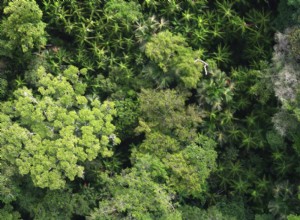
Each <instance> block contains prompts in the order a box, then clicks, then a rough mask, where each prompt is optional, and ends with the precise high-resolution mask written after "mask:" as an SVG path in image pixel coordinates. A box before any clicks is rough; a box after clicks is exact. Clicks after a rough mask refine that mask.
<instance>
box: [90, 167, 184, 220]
mask: <svg viewBox="0 0 300 220" xmlns="http://www.w3.org/2000/svg"><path fill="white" fill-rule="evenodd" d="M102 178H103V181H104V183H105V184H106V186H107V187H108V191H109V194H108V195H109V197H108V198H106V199H105V200H102V201H100V203H99V208H97V209H95V210H94V212H92V213H91V215H90V217H88V219H89V220H96V219H140V220H144V219H145V220H146V219H147V220H150V219H161V220H164V219H170V220H180V219H181V215H180V213H178V212H177V211H176V210H175V208H174V205H173V204H172V199H173V198H172V193H171V192H169V191H168V190H167V188H166V187H165V186H164V185H159V184H157V183H155V182H154V181H153V180H152V179H151V178H150V176H149V174H148V173H147V172H145V171H142V170H140V171H137V170H136V169H134V168H132V169H131V171H130V172H126V171H124V172H123V174H121V175H118V176H115V177H113V178H110V177H108V176H102Z"/></svg>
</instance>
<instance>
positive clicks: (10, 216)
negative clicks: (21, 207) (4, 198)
mask: <svg viewBox="0 0 300 220" xmlns="http://www.w3.org/2000/svg"><path fill="white" fill-rule="evenodd" d="M0 219H5V220H18V219H22V218H21V215H20V213H18V212H16V211H13V207H12V206H10V205H5V206H4V207H2V208H0Z"/></svg>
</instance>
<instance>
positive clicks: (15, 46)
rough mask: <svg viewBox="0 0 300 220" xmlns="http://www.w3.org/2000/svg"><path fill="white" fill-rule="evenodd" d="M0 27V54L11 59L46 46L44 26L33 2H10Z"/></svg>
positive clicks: (25, 0)
mask: <svg viewBox="0 0 300 220" xmlns="http://www.w3.org/2000/svg"><path fill="white" fill-rule="evenodd" d="M4 14H5V15H6V16H7V17H6V18H4V19H3V20H2V23H1V25H0V48H1V52H0V54H1V55H2V56H8V57H12V56H14V55H15V54H18V53H27V52H31V51H32V50H36V49H40V48H41V47H43V46H44V45H45V44H46V37H45V36H46V32H45V30H44V29H45V27H46V24H45V23H44V22H42V15H43V13H42V11H41V10H40V9H39V6H38V5H37V4H36V3H35V1H34V0H15V1H10V2H9V5H8V6H7V7H6V8H5V9H4Z"/></svg>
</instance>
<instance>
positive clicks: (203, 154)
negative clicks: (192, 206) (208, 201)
mask: <svg viewBox="0 0 300 220" xmlns="http://www.w3.org/2000/svg"><path fill="white" fill-rule="evenodd" d="M215 145H216V143H215V142H214V141H213V140H211V139H208V138H207V137H205V136H202V135H200V136H199V137H198V138H197V139H196V140H195V142H194V143H192V144H191V145H189V146H187V147H186V148H185V149H183V150H182V151H180V152H177V153H174V154H171V155H166V157H165V158H163V161H164V163H165V164H166V166H167V167H168V169H169V170H170V172H171V175H170V178H169V180H168V181H167V182H168V185H169V186H170V187H171V188H174V189H175V190H176V191H177V192H178V193H179V195H181V196H183V197H185V196H186V197H188V196H193V197H200V195H201V193H202V192H204V191H205V190H206V179H207V178H208V177H209V175H210V172H211V171H212V170H214V169H215V167H216V164H215V160H216V158H217V153H216V151H215V150H214V147H215Z"/></svg>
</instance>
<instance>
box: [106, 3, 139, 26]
mask: <svg viewBox="0 0 300 220" xmlns="http://www.w3.org/2000/svg"><path fill="white" fill-rule="evenodd" d="M140 11H141V7H140V5H138V4H137V3H135V2H133V1H130V2H126V1H123V0H110V1H108V2H107V3H106V4H105V7H104V13H107V15H106V16H109V17H110V19H116V20H120V21H122V22H124V20H126V21H127V22H130V23H132V22H135V21H137V20H138V19H139V18H141V17H142V13H141V12H140Z"/></svg>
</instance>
